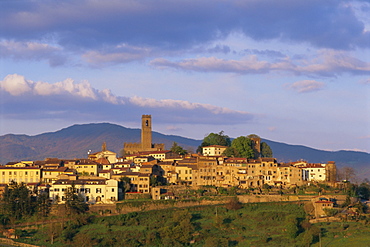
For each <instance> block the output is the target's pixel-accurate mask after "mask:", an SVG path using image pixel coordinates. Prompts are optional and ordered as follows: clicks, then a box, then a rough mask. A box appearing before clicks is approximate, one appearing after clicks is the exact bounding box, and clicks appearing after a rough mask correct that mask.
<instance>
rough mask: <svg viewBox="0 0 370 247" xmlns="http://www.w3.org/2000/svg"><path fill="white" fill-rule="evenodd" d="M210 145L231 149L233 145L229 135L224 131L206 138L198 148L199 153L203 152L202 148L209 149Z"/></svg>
mask: <svg viewBox="0 0 370 247" xmlns="http://www.w3.org/2000/svg"><path fill="white" fill-rule="evenodd" d="M210 145H221V146H226V147H229V146H230V145H231V139H230V137H229V136H228V135H225V134H224V131H223V130H222V131H220V132H219V133H218V134H216V133H210V134H208V135H207V136H206V137H204V139H203V142H202V144H201V145H200V146H199V147H198V149H197V152H198V153H201V152H202V147H207V146H210Z"/></svg>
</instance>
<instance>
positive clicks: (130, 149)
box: [123, 115, 165, 155]
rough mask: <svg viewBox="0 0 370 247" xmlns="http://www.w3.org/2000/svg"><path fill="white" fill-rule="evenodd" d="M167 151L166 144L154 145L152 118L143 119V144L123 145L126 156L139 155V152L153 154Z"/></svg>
mask: <svg viewBox="0 0 370 247" xmlns="http://www.w3.org/2000/svg"><path fill="white" fill-rule="evenodd" d="M164 149H165V147H164V144H163V143H161V144H153V143H152V116H151V115H142V117H141V142H140V143H132V142H125V143H124V144H123V150H124V152H125V154H126V155H129V154H134V153H139V152H151V151H163V150H164Z"/></svg>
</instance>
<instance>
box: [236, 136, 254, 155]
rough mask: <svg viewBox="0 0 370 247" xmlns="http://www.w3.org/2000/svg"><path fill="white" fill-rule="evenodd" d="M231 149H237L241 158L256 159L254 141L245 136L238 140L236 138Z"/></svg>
mask: <svg viewBox="0 0 370 247" xmlns="http://www.w3.org/2000/svg"><path fill="white" fill-rule="evenodd" d="M231 147H232V148H235V149H236V151H237V152H238V153H239V157H243V158H249V159H253V158H254V151H253V148H252V141H251V139H249V138H247V137H245V136H239V137H238V138H235V139H234V140H233V141H232V143H231Z"/></svg>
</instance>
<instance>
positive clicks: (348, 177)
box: [337, 166, 356, 181]
mask: <svg viewBox="0 0 370 247" xmlns="http://www.w3.org/2000/svg"><path fill="white" fill-rule="evenodd" d="M337 176H338V180H342V181H343V180H345V181H352V180H353V179H354V178H355V177H356V172H355V169H353V168H352V167H348V166H344V167H342V168H340V169H338V172H337Z"/></svg>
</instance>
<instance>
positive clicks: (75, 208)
mask: <svg viewBox="0 0 370 247" xmlns="http://www.w3.org/2000/svg"><path fill="white" fill-rule="evenodd" d="M64 197H65V204H64V205H65V207H66V212H67V214H68V215H76V214H83V213H85V212H86V211H87V210H88V209H89V205H88V204H87V203H85V202H84V198H83V197H82V196H81V195H80V194H78V193H77V192H76V188H75V185H74V184H72V186H71V187H67V189H66V191H65V192H64Z"/></svg>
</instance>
